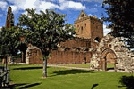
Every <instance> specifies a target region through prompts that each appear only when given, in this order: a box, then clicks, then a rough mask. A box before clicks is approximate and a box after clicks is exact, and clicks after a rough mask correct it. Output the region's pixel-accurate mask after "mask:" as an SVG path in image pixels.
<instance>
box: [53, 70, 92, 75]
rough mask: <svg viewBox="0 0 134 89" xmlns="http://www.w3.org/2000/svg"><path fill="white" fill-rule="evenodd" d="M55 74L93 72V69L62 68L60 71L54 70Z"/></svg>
mask: <svg viewBox="0 0 134 89" xmlns="http://www.w3.org/2000/svg"><path fill="white" fill-rule="evenodd" d="M53 73H54V74H55V75H53V76H56V75H67V74H77V73H94V72H93V71H86V70H79V69H71V70H62V71H54V72H53Z"/></svg>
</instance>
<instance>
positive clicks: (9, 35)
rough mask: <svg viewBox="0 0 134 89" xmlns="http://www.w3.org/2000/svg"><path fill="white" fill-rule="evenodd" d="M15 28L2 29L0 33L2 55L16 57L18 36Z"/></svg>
mask: <svg viewBox="0 0 134 89" xmlns="http://www.w3.org/2000/svg"><path fill="white" fill-rule="evenodd" d="M15 30H16V29H15V28H10V29H7V28H4V27H3V28H2V29H1V32H0V38H1V39H0V44H1V45H0V55H3V56H6V55H16V54H17V41H18V38H17V35H16V32H15Z"/></svg>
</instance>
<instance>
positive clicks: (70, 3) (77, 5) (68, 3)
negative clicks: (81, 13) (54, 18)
mask: <svg viewBox="0 0 134 89" xmlns="http://www.w3.org/2000/svg"><path fill="white" fill-rule="evenodd" d="M59 2H60V9H66V8H72V9H85V6H83V5H82V3H80V2H74V1H65V0H59Z"/></svg>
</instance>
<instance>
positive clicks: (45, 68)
mask: <svg viewBox="0 0 134 89" xmlns="http://www.w3.org/2000/svg"><path fill="white" fill-rule="evenodd" d="M42 72H43V78H46V77H47V59H45V58H43V70H42Z"/></svg>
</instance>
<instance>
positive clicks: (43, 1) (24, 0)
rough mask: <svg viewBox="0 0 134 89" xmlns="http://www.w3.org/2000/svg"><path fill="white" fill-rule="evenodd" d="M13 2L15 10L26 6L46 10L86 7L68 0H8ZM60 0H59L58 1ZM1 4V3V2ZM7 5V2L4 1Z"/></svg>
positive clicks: (23, 8)
mask: <svg viewBox="0 0 134 89" xmlns="http://www.w3.org/2000/svg"><path fill="white" fill-rule="evenodd" d="M8 1H9V2H11V3H13V5H12V7H13V11H14V12H15V11H17V10H20V9H22V10H25V9H26V8H35V9H36V10H37V11H40V10H43V11H44V10H45V9H54V8H59V9H61V10H63V9H67V8H72V9H84V8H85V6H83V5H82V3H80V2H74V1H68V0H59V5H57V4H54V3H53V0H8ZM57 2H58V1H57ZM0 5H1V4H0ZM2 5H4V6H5V7H6V6H7V3H6V2H4V4H3V3H2Z"/></svg>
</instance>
